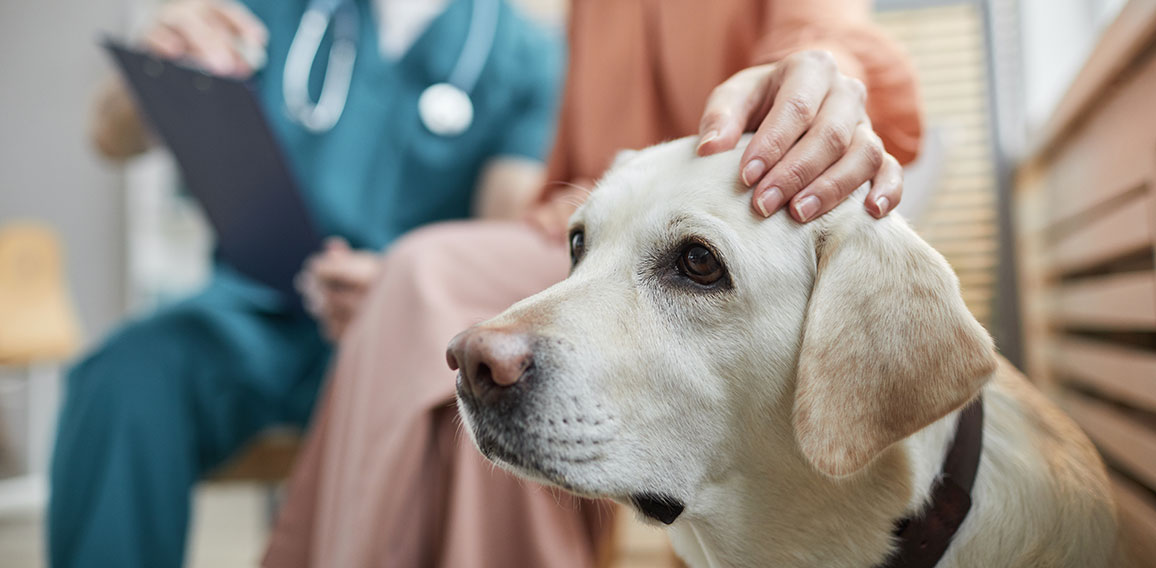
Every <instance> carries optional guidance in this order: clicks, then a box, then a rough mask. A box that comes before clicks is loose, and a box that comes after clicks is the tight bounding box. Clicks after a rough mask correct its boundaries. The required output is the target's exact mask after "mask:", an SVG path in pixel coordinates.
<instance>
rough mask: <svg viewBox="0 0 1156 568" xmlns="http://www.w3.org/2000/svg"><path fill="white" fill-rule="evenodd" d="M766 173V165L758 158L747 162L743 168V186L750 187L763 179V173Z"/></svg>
mask: <svg viewBox="0 0 1156 568" xmlns="http://www.w3.org/2000/svg"><path fill="white" fill-rule="evenodd" d="M766 171H767V164H765V163H763V161H762V160H760V159H758V158H755V159H753V160H751V161H749V162H747V165H746V167H744V168H743V185H746V186H747V187H750V186H751V184H753V183H755V182H756V181H759V178H761V177H763V173H765V172H766Z"/></svg>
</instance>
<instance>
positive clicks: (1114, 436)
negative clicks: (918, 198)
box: [1015, 0, 1156, 566]
mask: <svg viewBox="0 0 1156 568" xmlns="http://www.w3.org/2000/svg"><path fill="white" fill-rule="evenodd" d="M1044 132H1045V133H1046V137H1045V138H1044V139H1042V140H1039V141H1037V144H1038V147H1039V148H1040V150H1039V151H1038V152H1037V153H1036V154H1035V155H1034V156H1033V157H1032V158H1031V159H1030V160H1028V161H1027V162H1026V163H1024V164H1023V165H1022V167H1021V168H1020V171H1019V172H1018V176H1017V187H1016V195H1015V201H1016V207H1015V211H1016V215H1017V225H1016V237H1017V247H1018V250H1019V252H1020V258H1019V269H1020V278H1021V298H1022V302H1021V305H1022V308H1023V321H1024V331H1025V340H1026V347H1027V349H1026V351H1027V361H1028V363H1029V367H1028V374H1029V376H1030V377H1032V378H1033V380H1036V381H1037V382H1039V383H1041V386H1042V387H1043V388H1044V389H1045V391H1046V392H1049V393H1050V394H1052V395H1053V396H1055V397H1056V398H1057V399H1058V400H1059V401H1060V403H1061V406H1063V407H1064V408H1065V409H1066V410H1067V411H1068V412H1069V413H1070V414H1071V415H1072V417H1073V418H1075V419H1076V421H1077V422H1078V423H1079V424H1080V425H1081V426H1082V427H1083V428H1084V430H1085V431H1086V432H1087V433H1088V435H1089V437H1090V438H1092V441H1093V442H1095V443H1096V445H1097V447H1099V449H1100V451H1101V453H1102V454H1103V455H1104V456H1105V458H1106V461H1107V463H1108V466H1109V468H1110V470H1111V471H1112V475H1113V484H1114V485H1115V487H1116V495H1117V500H1118V503H1119V512H1120V521H1121V526H1122V529H1123V533H1124V534H1123V541H1124V542H1125V543H1126V545H1127V547H1128V548H1129V549H1130V550H1131V551H1132V552H1133V555H1132V561H1133V563H1132V564H1131V565H1134V566H1156V246H1154V242H1156V1H1154V0H1131V1H1130V2H1129V3H1128V5H1127V6H1125V8H1124V10H1123V12H1121V15H1120V17H1119V19H1118V21H1117V22H1115V23H1114V24H1112V26H1110V28H1109V29H1108V30H1107V31H1106V33H1105V35H1104V39H1103V40H1102V41H1101V44H1100V45H1099V46H1097V48H1096V50H1095V52H1094V53H1093V56H1092V57H1091V59H1090V60H1089V63H1088V65H1087V66H1086V67H1085V69H1084V70H1082V71H1081V72H1080V73H1079V75H1078V76H1077V78H1076V80H1075V82H1074V83H1073V85H1072V87H1071V90H1070V91H1069V93H1068V94H1067V95H1066V96H1065V97H1064V100H1063V101H1062V102H1061V104H1060V106H1059V111H1057V115H1056V117H1055V120H1054V122H1053V123H1052V124H1049V125H1048V126H1047V128H1046V129H1045V130H1044Z"/></svg>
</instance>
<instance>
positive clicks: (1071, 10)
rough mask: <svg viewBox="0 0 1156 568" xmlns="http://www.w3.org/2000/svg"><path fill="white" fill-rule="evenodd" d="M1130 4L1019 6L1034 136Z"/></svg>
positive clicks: (1037, 2) (1086, 0)
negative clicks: (1102, 33)
mask: <svg viewBox="0 0 1156 568" xmlns="http://www.w3.org/2000/svg"><path fill="white" fill-rule="evenodd" d="M1125 1H1126V0H1021V1H1020V13H1021V16H1020V22H1021V25H1022V26H1023V29H1022V34H1023V36H1022V37H1023V44H1022V45H1023V54H1024V79H1023V83H1024V99H1025V100H1024V104H1025V111H1026V113H1027V117H1026V118H1027V122H1028V129H1029V131H1034V130H1036V129H1037V128H1038V127H1040V126H1041V125H1043V123H1044V122H1045V121H1047V119H1048V116H1049V115H1050V114H1051V112H1052V110H1054V109H1055V106H1056V104H1057V103H1058V102H1059V100H1060V97H1061V96H1063V94H1064V92H1065V91H1067V89H1068V85H1070V84H1071V82H1072V79H1074V78H1075V76H1076V72H1078V71H1079V70H1080V68H1081V67H1082V66H1083V65H1084V60H1085V59H1087V57H1088V53H1089V52H1091V50H1092V47H1093V46H1095V45H1096V41H1097V40H1098V39H1099V38H1100V34H1101V32H1102V31H1103V29H1104V27H1105V26H1107V25H1108V24H1109V23H1111V21H1112V20H1113V19H1114V18H1115V16H1116V14H1117V13H1119V11H1120V8H1121V7H1123V5H1124V3H1125Z"/></svg>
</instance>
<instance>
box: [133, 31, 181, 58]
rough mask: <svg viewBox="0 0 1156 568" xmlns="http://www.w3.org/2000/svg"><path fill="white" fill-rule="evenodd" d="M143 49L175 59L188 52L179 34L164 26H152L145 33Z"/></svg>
mask: <svg viewBox="0 0 1156 568" xmlns="http://www.w3.org/2000/svg"><path fill="white" fill-rule="evenodd" d="M143 42H144V46H145V49H148V50H149V51H151V52H152V53H155V54H157V55H159V56H161V57H164V58H167V59H177V58H179V57H181V56H183V55H185V54H186V53H187V52H188V49H189V48H188V45H186V44H185V40H184V39H182V38H181V36H180V34H178V33H176V32H174V31H173V30H171V29H169V28H167V27H165V26H153V28H152V29H151V30H149V32H148V33H147V34H146V35H145V37H144V39H143Z"/></svg>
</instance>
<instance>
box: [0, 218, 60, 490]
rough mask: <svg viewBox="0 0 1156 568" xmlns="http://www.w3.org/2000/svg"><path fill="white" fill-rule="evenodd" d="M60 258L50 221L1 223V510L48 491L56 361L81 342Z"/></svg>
mask: <svg viewBox="0 0 1156 568" xmlns="http://www.w3.org/2000/svg"><path fill="white" fill-rule="evenodd" d="M62 257H63V255H62V254H61V246H60V240H59V238H58V237H57V235H56V233H55V232H54V231H53V230H52V229H51V228H49V227H46V226H44V225H41V224H38V223H34V222H12V223H9V224H7V225H5V226H3V227H0V371H4V373H3V376H2V377H0V387H3V389H0V403H3V404H0V458H5V459H0V469H2V470H3V472H0V473H2V474H3V475H0V477H3V479H0V512H5V511H10V510H27V509H36V508H38V507H40V506H42V505H43V502H44V500H45V497H46V495H47V490H46V483H45V480H44V474H45V472H46V471H47V469H48V456H49V448H50V445H51V442H52V428H53V423H54V421H55V418H56V405H57V400H58V397H57V392H58V383H59V381H58V379H59V372H58V364H59V362H60V361H62V360H64V359H67V358H68V357H70V356H72V354H73V353H74V352H75V351H76V349H77V347H78V345H79V344H80V326H79V325H78V323H77V318H76V314H75V310H74V308H73V304H72V300H71V298H70V296H69V293H68V286H67V283H66V280H65V277H64V274H65V272H64V267H63V258H62ZM12 371H15V373H12ZM12 374H15V375H16V377H15V378H14V377H11V376H9V375H12ZM21 375H23V377H20V376H21ZM3 399H7V400H3ZM5 414H6V415H5ZM13 474H15V475H13Z"/></svg>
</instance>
